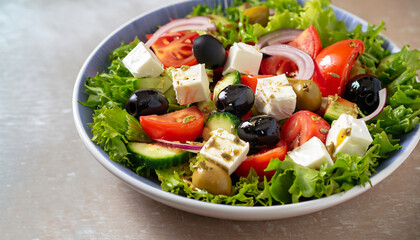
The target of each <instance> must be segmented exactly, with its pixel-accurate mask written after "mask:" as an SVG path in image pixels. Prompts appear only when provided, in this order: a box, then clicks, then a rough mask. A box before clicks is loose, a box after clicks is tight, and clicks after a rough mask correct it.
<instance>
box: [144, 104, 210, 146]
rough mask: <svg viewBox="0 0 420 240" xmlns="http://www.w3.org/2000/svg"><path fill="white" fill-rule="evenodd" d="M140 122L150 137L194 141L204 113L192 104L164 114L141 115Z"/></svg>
mask: <svg viewBox="0 0 420 240" xmlns="http://www.w3.org/2000/svg"><path fill="white" fill-rule="evenodd" d="M140 124H141V126H142V127H143V129H144V131H145V132H146V133H147V134H148V135H149V136H150V138H151V139H164V140H168V141H180V142H186V141H194V140H195V139H196V138H197V137H198V136H199V135H200V133H201V130H202V129H203V125H204V115H203V113H202V112H201V111H200V110H199V109H198V108H197V107H196V106H192V107H188V108H184V109H182V110H178V111H175V112H171V113H167V114H164V115H147V116H141V117H140Z"/></svg>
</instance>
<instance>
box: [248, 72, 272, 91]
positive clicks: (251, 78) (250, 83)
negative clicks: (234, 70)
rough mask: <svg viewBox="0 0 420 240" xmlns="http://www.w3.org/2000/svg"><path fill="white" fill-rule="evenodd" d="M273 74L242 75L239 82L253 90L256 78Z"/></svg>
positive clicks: (255, 87) (256, 81) (255, 85)
mask: <svg viewBox="0 0 420 240" xmlns="http://www.w3.org/2000/svg"><path fill="white" fill-rule="evenodd" d="M273 76H274V75H242V76H241V83H242V84H244V85H247V86H248V87H250V88H251V89H252V90H253V91H254V92H255V90H256V89H257V83H258V78H267V77H273Z"/></svg>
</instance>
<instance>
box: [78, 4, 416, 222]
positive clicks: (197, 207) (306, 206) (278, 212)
mask: <svg viewBox="0 0 420 240" xmlns="http://www.w3.org/2000/svg"><path fill="white" fill-rule="evenodd" d="M204 2H206V3H207V4H208V5H210V6H211V4H212V3H211V2H213V3H214V1H210V0H207V1H204ZM299 2H300V3H302V1H299ZM199 3H203V1H188V2H182V3H177V4H173V5H169V6H166V7H162V8H159V9H155V10H152V11H149V12H147V13H145V14H142V15H140V16H138V17H136V18H135V19H132V20H130V21H128V22H127V23H125V24H123V25H122V26H121V27H120V28H118V29H116V30H115V31H114V32H112V33H111V34H110V35H108V37H106V38H105V39H104V40H103V41H102V42H101V43H100V44H99V45H98V46H97V47H96V48H95V49H94V50H93V51H92V53H91V54H90V55H89V57H88V58H87V59H86V61H85V62H84V64H83V66H82V68H81V70H80V72H79V74H78V76H77V79H76V82H75V85H74V89H73V99H72V108H73V116H74V122H75V125H76V129H77V131H78V134H79V136H80V138H81V139H82V142H83V143H84V144H85V146H86V147H87V148H88V150H89V151H90V152H91V154H92V155H93V156H94V157H95V158H96V159H97V160H98V162H99V163H100V164H101V165H102V166H103V167H105V168H106V169H107V170H108V171H110V172H111V173H112V174H114V175H115V176H116V177H118V178H120V179H121V180H122V181H123V182H125V183H127V184H128V185H129V186H130V187H132V188H134V189H135V190H136V191H138V192H140V193H142V194H144V195H146V196H148V197H150V198H152V199H154V200H156V201H158V202H161V203H163V204H165V205H168V206H171V207H174V208H177V209H180V210H183V211H186V212H190V213H195V214H199V215H203V216H208V217H215V218H223V219H231V220H273V219H281V218H288V217H294V216H300V215H304V214H309V213H313V212H317V211H320V210H323V209H326V208H329V207H332V206H335V205H338V204H340V203H343V202H345V201H347V200H349V199H352V198H354V197H356V196H358V195H360V194H361V193H363V192H365V191H367V190H369V189H370V188H371V186H372V187H373V186H375V185H376V184H378V183H379V182H381V181H382V180H383V179H385V178H386V177H388V176H389V175H390V174H391V173H392V172H394V171H395V170H396V169H397V168H398V167H399V166H400V165H401V164H402V163H403V162H404V160H405V159H407V158H408V156H409V155H410V153H411V152H412V151H413V150H414V148H415V146H416V145H417V143H418V141H419V139H420V128H419V126H418V125H417V126H416V127H415V129H413V130H412V131H411V132H410V133H408V134H407V135H405V136H403V138H402V140H401V144H403V148H402V149H400V150H399V151H396V152H393V153H392V154H391V155H390V158H388V159H386V160H385V161H383V162H382V163H381V164H380V165H379V166H378V168H377V173H375V174H374V175H373V176H372V177H371V186H370V185H369V184H367V185H365V186H355V187H353V188H352V189H350V190H348V191H346V192H342V193H338V194H334V195H331V196H328V197H324V198H321V199H314V200H309V201H305V202H299V203H294V204H287V205H275V206H268V207H264V206H253V207H246V206H231V205H223V204H215V203H207V202H202V201H198V200H195V199H189V198H186V197H183V196H179V195H176V194H173V193H170V192H166V191H164V190H162V189H161V188H160V186H159V185H158V184H156V183H155V182H153V181H152V180H149V179H146V178H143V177H141V176H138V175H137V174H135V173H134V172H132V171H131V170H129V169H127V168H125V167H123V166H122V165H121V164H119V163H116V162H113V161H111V160H110V159H109V157H108V155H107V154H106V153H105V152H104V151H103V150H102V149H101V148H100V147H99V146H98V145H96V144H95V143H94V142H92V141H91V140H90V139H91V137H92V134H91V128H90V126H89V125H88V123H90V122H92V114H93V110H91V109H89V108H87V107H85V106H83V105H81V104H80V103H79V101H81V102H85V101H86V100H87V94H86V93H85V87H84V82H85V80H86V78H87V76H95V75H96V72H101V71H103V70H105V69H106V67H107V66H109V61H108V56H109V54H110V53H111V51H113V50H114V49H115V48H117V47H118V46H119V44H120V43H121V41H126V42H129V41H131V40H133V39H134V36H135V34H133V35H132V36H133V37H132V38H131V39H119V35H120V33H121V32H123V31H128V30H133V31H135V29H136V27H137V28H138V27H139V25H140V26H141V27H142V28H146V29H148V30H145V31H148V32H152V31H153V30H154V29H155V26H156V25H157V24H156V21H154V22H153V25H152V24H150V23H147V22H146V21H145V19H147V18H148V17H150V16H152V15H156V14H166V16H170V17H174V18H179V17H184V16H185V15H186V14H187V13H188V12H190V11H191V7H192V6H195V5H197V4H199ZM181 7H182V9H189V10H188V11H186V10H183V11H184V13H182V12H181V13H180V12H179V11H177V9H178V8H181ZM332 8H333V9H334V12H335V14H336V16H337V18H338V19H340V20H342V21H345V22H346V25H347V27H348V28H351V26H352V25H354V24H355V23H357V24H362V25H363V27H364V28H366V26H367V22H366V21H365V20H363V19H361V18H359V17H357V16H355V15H353V14H351V13H349V12H347V11H345V10H342V9H340V8H337V7H335V6H332ZM168 20H169V18H161V20H160V22H159V23H158V24H163V23H165V22H167V21H168ZM382 37H383V38H384V40H385V41H386V43H385V47H386V48H388V49H390V51H391V52H398V51H399V50H400V49H399V48H398V47H397V46H396V45H395V44H394V43H392V42H391V41H390V40H389V39H388V38H386V37H385V36H382ZM140 40H142V41H145V39H142V38H140ZM117 42H118V44H116V43H117ZM94 60H96V61H94ZM89 69H90V70H91V69H95V72H94V71H89ZM83 111H87V112H88V113H90V114H85V115H82V114H81V113H82V112H83Z"/></svg>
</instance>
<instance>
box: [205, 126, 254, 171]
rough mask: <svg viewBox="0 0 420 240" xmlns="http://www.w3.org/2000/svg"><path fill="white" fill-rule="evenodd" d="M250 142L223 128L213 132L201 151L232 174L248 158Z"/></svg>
mask: <svg viewBox="0 0 420 240" xmlns="http://www.w3.org/2000/svg"><path fill="white" fill-rule="evenodd" d="M248 151H249V143H248V142H245V141H243V140H241V139H239V137H237V136H235V135H233V134H231V133H229V132H228V131H226V130H223V129H221V128H219V129H217V130H214V131H212V132H211V137H210V138H209V140H208V141H207V142H206V143H205V144H204V146H203V148H202V149H201V151H200V153H201V154H202V155H203V156H205V157H206V158H207V159H208V160H210V161H213V162H214V163H216V164H217V165H219V166H221V167H223V168H224V169H226V170H227V172H228V173H229V175H230V174H232V173H233V172H234V171H235V170H236V169H237V168H238V166H239V165H240V164H241V163H242V162H243V161H244V160H245V159H246V158H247V154H248Z"/></svg>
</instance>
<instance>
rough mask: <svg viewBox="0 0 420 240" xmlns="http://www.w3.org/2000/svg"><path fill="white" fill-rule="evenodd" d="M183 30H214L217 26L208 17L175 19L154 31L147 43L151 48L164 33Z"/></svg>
mask: <svg viewBox="0 0 420 240" xmlns="http://www.w3.org/2000/svg"><path fill="white" fill-rule="evenodd" d="M181 30H201V31H214V30H216V26H215V25H214V23H213V22H212V21H211V19H210V18H208V17H193V18H180V19H175V20H172V21H170V22H168V23H167V24H165V25H163V26H162V27H160V28H159V29H158V30H156V32H155V33H153V36H152V37H151V38H150V39H149V40H148V41H147V42H146V44H145V45H146V47H148V48H149V47H150V46H151V45H152V44H153V43H154V42H156V40H157V39H158V38H160V37H161V36H162V35H165V34H167V33H169V32H174V31H181Z"/></svg>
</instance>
